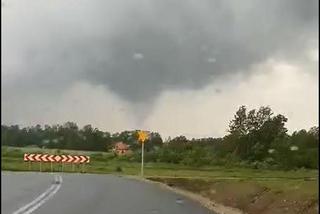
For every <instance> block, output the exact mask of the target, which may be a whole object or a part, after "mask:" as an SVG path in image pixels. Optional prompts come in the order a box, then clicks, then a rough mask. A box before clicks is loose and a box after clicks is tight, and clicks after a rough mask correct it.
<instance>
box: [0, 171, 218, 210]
mask: <svg viewBox="0 0 320 214" xmlns="http://www.w3.org/2000/svg"><path fill="white" fill-rule="evenodd" d="M1 178H2V182H1V187H2V188H1V196H2V197H1V213H3V214H31V213H33V214H209V213H212V212H211V211H209V210H207V209H206V208H203V207H201V206H200V205H199V204H198V203H197V202H193V201H191V200H188V199H186V198H184V197H182V196H180V195H178V194H176V193H173V192H170V191H169V190H165V189H163V188H160V187H158V186H157V185H153V184H149V183H145V182H142V181H137V180H133V179H128V178H123V177H117V176H112V175H93V174H50V173H22V172H21V173H16V172H2V173H1Z"/></svg>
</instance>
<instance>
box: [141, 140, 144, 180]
mask: <svg viewBox="0 0 320 214" xmlns="http://www.w3.org/2000/svg"><path fill="white" fill-rule="evenodd" d="M141 144H142V146H141V177H143V155H144V154H143V153H144V143H141Z"/></svg>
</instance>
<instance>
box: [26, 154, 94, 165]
mask: <svg viewBox="0 0 320 214" xmlns="http://www.w3.org/2000/svg"><path fill="white" fill-rule="evenodd" d="M23 160H24V161H31V162H59V163H61V162H62V163H89V162H90V157H89V156H85V155H49V154H28V153H26V154H24V157H23Z"/></svg>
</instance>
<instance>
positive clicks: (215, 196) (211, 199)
mask: <svg viewBox="0 0 320 214" xmlns="http://www.w3.org/2000/svg"><path fill="white" fill-rule="evenodd" d="M149 179H150V180H152V181H156V182H161V183H164V184H166V185H167V186H169V187H170V188H171V189H175V190H183V191H186V192H189V193H190V192H191V193H193V194H197V195H198V196H201V197H202V199H201V200H202V201H205V199H206V200H207V201H206V203H207V204H208V203H209V204H210V203H212V204H213V208H214V207H215V206H217V204H219V205H221V206H224V207H232V208H236V209H237V210H232V211H230V210H226V209H224V210H223V209H222V210H217V209H216V210H214V209H212V207H211V209H212V210H214V211H216V212H218V213H234V212H236V213H241V212H240V210H242V211H243V213H248V214H256V213H261V214H280V213H281V214H282V213H287V214H298V213H299V214H300V213H306V214H316V213H318V209H319V208H318V207H319V204H318V196H317V195H315V194H307V193H305V192H303V191H301V190H300V189H299V188H294V187H293V188H291V189H278V188H270V187H268V186H264V185H262V184H261V183H257V182H255V181H252V180H242V181H241V180H203V179H185V178H149ZM281 182H282V181H281ZM303 182H308V181H303ZM280 185H281V184H280ZM315 188H317V187H316V186H315ZM317 189H318V188H317ZM315 191H317V190H316V189H315Z"/></svg>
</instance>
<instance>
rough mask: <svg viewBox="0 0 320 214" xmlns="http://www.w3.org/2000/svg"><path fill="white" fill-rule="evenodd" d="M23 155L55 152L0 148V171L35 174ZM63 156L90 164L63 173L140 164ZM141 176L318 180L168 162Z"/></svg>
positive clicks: (299, 173) (305, 173)
mask: <svg viewBox="0 0 320 214" xmlns="http://www.w3.org/2000/svg"><path fill="white" fill-rule="evenodd" d="M26 152H39V153H49V154H55V153H56V152H57V150H55V149H45V150H42V149H39V148H14V147H2V153H1V160H2V165H1V169H2V170H12V171H39V170H40V163H26V162H24V161H23V154H24V153H26ZM60 152H61V153H66V154H86V155H90V157H91V162H90V163H89V164H86V165H85V166H80V165H74V166H73V165H72V164H64V165H63V171H64V172H73V170H74V171H75V172H79V171H80V170H81V169H82V167H84V169H85V171H86V172H87V173H105V174H108V173H116V174H119V173H120V174H124V175H139V173H140V163H138V162H130V161H125V160H121V159H117V158H114V157H113V154H111V153H107V152H82V151H71V150H61V151H60ZM117 167H121V169H122V172H117V170H116V168H117ZM41 168H42V171H51V164H50V163H42V164H41ZM53 170H54V171H61V170H62V165H61V164H56V163H55V164H53ZM144 174H145V176H148V177H183V178H203V179H211V178H223V179H251V180H261V181H263V180H269V181H271V180H295V179H298V180H299V179H300V180H303V179H304V178H313V179H316V178H317V177H318V171H317V170H303V169H300V170H296V171H280V170H262V169H249V168H224V167H221V166H206V167H197V168H195V167H188V166H183V165H179V164H168V163H145V169H144Z"/></svg>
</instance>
